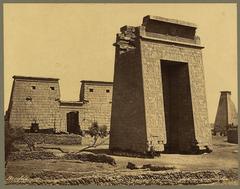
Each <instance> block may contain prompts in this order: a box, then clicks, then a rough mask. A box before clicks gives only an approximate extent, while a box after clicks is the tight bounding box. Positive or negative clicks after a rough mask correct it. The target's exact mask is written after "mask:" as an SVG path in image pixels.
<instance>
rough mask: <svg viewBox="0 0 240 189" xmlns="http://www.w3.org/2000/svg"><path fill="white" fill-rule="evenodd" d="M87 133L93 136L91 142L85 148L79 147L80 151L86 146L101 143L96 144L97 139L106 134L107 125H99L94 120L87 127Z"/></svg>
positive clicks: (95, 145)
mask: <svg viewBox="0 0 240 189" xmlns="http://www.w3.org/2000/svg"><path fill="white" fill-rule="evenodd" d="M88 134H89V135H90V136H91V137H92V138H93V143H92V144H91V145H89V146H87V147H86V148H83V149H81V150H80V151H84V150H86V149H88V148H92V147H97V146H99V145H101V144H102V143H99V144H97V141H98V139H99V138H104V137H106V136H108V131H107V126H106V125H103V126H99V125H98V122H96V121H95V122H93V123H92V125H91V127H89V131H88Z"/></svg>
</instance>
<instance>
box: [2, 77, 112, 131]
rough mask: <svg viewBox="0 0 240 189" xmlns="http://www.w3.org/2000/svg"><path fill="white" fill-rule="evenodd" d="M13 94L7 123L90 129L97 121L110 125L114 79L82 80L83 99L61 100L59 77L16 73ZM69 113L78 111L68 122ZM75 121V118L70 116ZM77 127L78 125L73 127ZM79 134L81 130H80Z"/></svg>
mask: <svg viewBox="0 0 240 189" xmlns="http://www.w3.org/2000/svg"><path fill="white" fill-rule="evenodd" d="M13 78H14V82H13V87H12V94H11V98H10V103H9V107H8V111H7V114H6V115H5V123H6V125H8V124H10V126H12V127H22V128H24V129H30V128H31V124H32V123H35V122H36V123H37V124H38V125H39V129H40V130H43V129H53V130H54V131H56V132H69V129H68V127H69V125H70V127H71V126H72V127H79V126H80V128H81V129H82V130H88V128H89V127H90V126H91V124H92V123H93V122H94V121H97V122H98V124H99V125H101V126H102V125H106V126H107V128H108V130H109V128H110V118H111V107H112V86H113V83H112V82H103V81H82V85H81V90H80V95H79V96H80V99H79V101H61V100H60V88H59V83H58V79H55V78H42V77H41V78H39V77H22V76H14V77H13ZM69 113H77V114H76V115H78V118H77V119H76V118H75V119H76V120H73V121H74V123H70V124H69V122H68V115H69ZM70 122H72V120H70ZM73 130H74V129H73ZM76 134H77V133H76Z"/></svg>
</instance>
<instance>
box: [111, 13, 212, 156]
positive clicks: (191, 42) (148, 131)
mask: <svg viewBox="0 0 240 189" xmlns="http://www.w3.org/2000/svg"><path fill="white" fill-rule="evenodd" d="M195 31H196V25H195V24H192V23H189V22H184V21H179V20H174V19H166V18H162V17H158V16H146V17H144V19H143V23H142V25H141V26H139V27H133V26H124V27H122V28H121V33H119V34H117V37H116V43H115V44H114V46H115V47H116V51H115V68H114V86H113V102H112V114H111V129H110V149H111V150H116V151H117V150H120V151H121V150H124V151H132V152H139V153H147V152H149V151H151V149H154V150H155V151H158V152H160V151H164V150H167V151H174V152H190V151H193V150H196V149H197V150H205V149H208V148H211V129H210V125H209V123H208V112H207V103H206V94H205V81H204V72H203V63H202V51H201V50H202V48H203V46H201V45H200V39H199V37H198V36H196V35H195Z"/></svg>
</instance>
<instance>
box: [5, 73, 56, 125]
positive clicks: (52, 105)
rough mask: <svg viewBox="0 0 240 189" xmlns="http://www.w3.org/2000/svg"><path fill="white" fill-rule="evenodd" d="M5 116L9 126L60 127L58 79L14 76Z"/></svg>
mask: <svg viewBox="0 0 240 189" xmlns="http://www.w3.org/2000/svg"><path fill="white" fill-rule="evenodd" d="M13 78H14V82H13V87H12V93H11V97H10V103H9V109H8V112H7V115H8V116H7V117H8V120H9V124H10V126H11V127H22V128H25V129H30V128H31V125H32V123H35V122H36V123H37V124H38V125H39V129H48V128H59V127H60V110H59V101H60V89H59V83H58V79H56V78H40V77H23V76H14V77H13Z"/></svg>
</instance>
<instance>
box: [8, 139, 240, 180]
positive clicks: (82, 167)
mask: <svg viewBox="0 0 240 189" xmlns="http://www.w3.org/2000/svg"><path fill="white" fill-rule="evenodd" d="M61 148H63V149H64V150H66V151H69V152H73V151H78V150H79V149H81V148H83V146H80V145H76V146H61ZM107 148H108V146H107V145H103V146H100V147H98V148H97V149H93V150H91V151H92V152H94V153H108V150H107ZM57 153H59V152H57V151H56V154H57ZM112 157H114V158H115V160H116V163H117V166H111V165H108V164H103V163H91V162H80V161H77V160H75V161H74V160H28V161H23V160H17V161H10V162H9V164H8V166H7V169H6V177H9V176H12V177H20V176H27V175H31V174H32V173H33V172H40V171H61V172H78V173H79V172H81V173H83V174H87V175H91V174H96V173H97V172H101V173H105V174H111V172H116V171H121V172H129V169H126V165H127V163H128V162H132V163H135V164H137V165H143V164H149V163H151V164H153V165H161V166H174V167H176V168H177V169H180V170H190V171H196V170H220V169H221V170H230V169H238V145H237V144H230V143H227V142H226V138H223V137H219V136H214V137H213V152H212V153H210V154H201V155H180V154H162V155H161V156H160V157H157V158H154V159H144V158H133V157H122V156H112Z"/></svg>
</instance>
